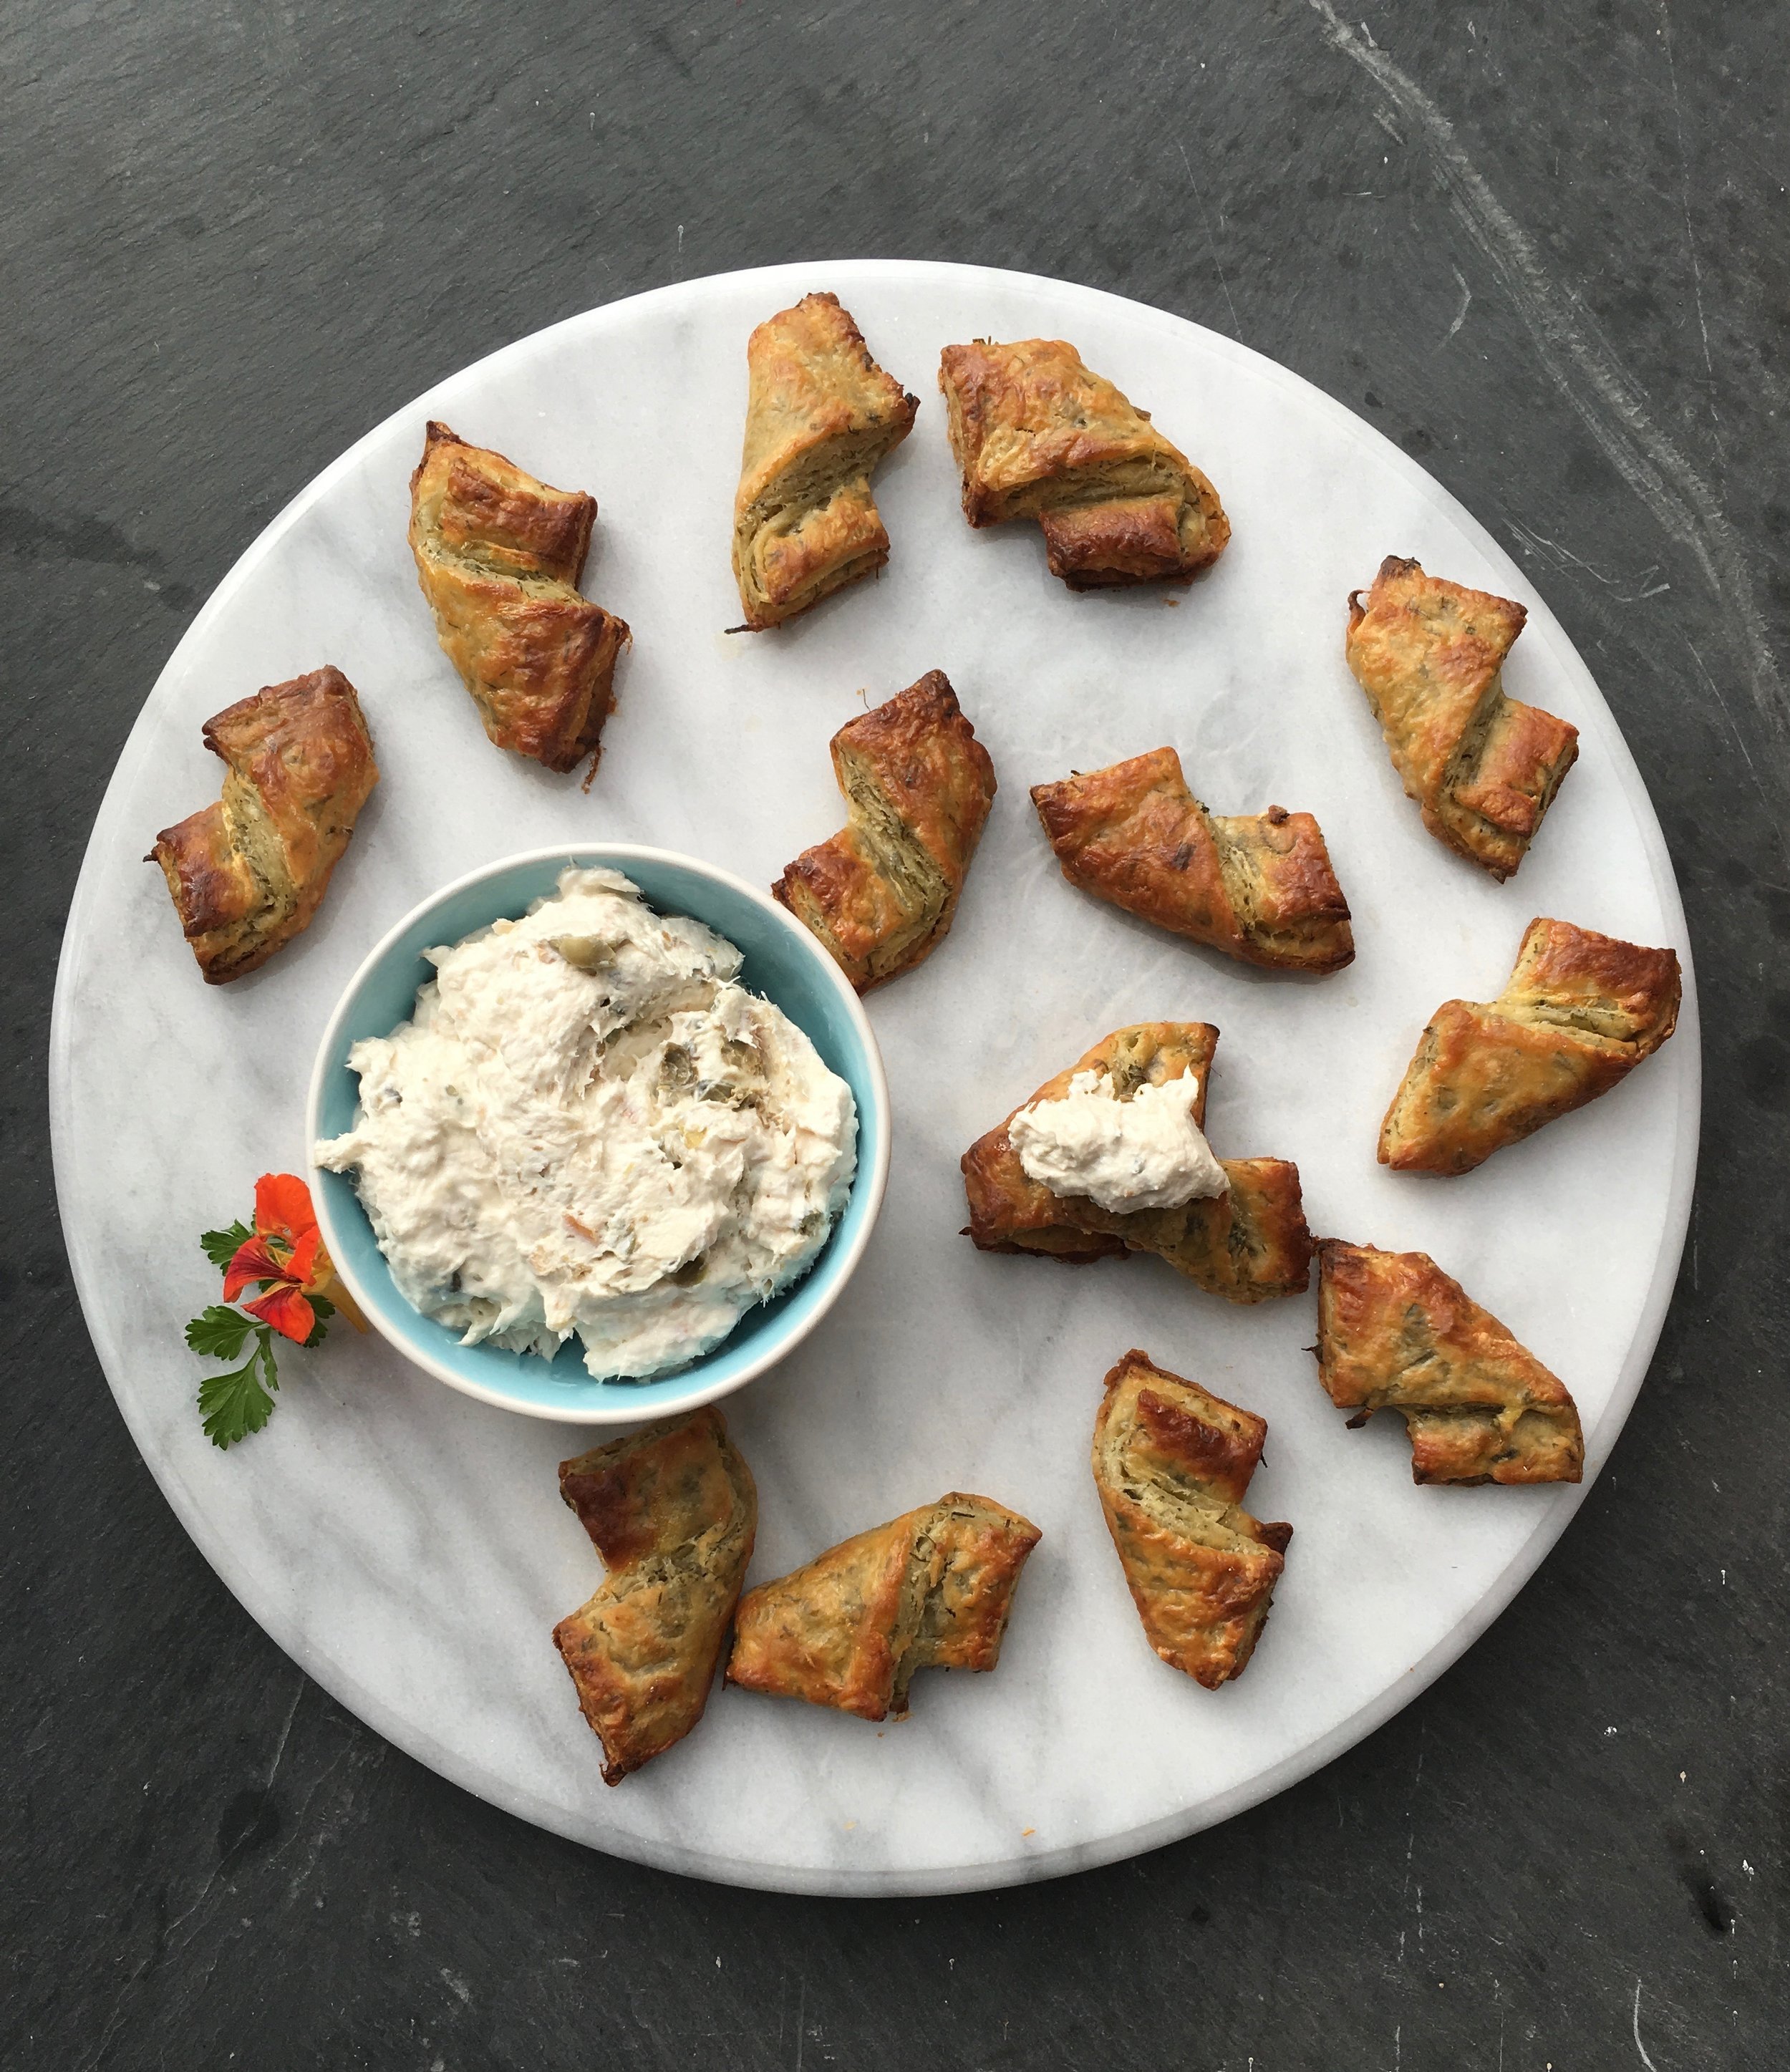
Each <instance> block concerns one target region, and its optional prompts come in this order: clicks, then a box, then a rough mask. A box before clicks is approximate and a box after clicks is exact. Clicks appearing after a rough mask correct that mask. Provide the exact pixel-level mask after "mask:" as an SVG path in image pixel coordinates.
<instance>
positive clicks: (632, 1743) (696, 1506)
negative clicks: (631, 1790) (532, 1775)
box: [553, 1410, 759, 1784]
mask: <svg viewBox="0 0 1790 2072" xmlns="http://www.w3.org/2000/svg"><path fill="white" fill-rule="evenodd" d="M559 1493H560V1494H561V1495H562V1497H563V1498H565V1499H566V1503H568V1504H570V1506H571V1507H572V1509H573V1510H574V1511H576V1512H577V1513H578V1522H579V1523H580V1524H581V1525H582V1526H583V1527H584V1529H585V1531H586V1532H588V1533H589V1534H590V1539H591V1543H592V1544H593V1545H594V1546H595V1548H596V1550H597V1552H599V1554H600V1555H601V1556H603V1565H604V1566H605V1567H606V1568H607V1569H608V1571H609V1574H608V1577H607V1580H606V1581H605V1582H604V1584H603V1588H602V1589H600V1590H599V1591H598V1593H596V1595H595V1597H593V1598H591V1600H590V1602H589V1603H588V1604H587V1605H585V1606H584V1607H583V1609H582V1610H579V1611H575V1612H574V1613H573V1614H572V1615H571V1617H570V1618H563V1619H562V1620H561V1621H560V1622H559V1624H558V1626H555V1627H554V1628H553V1645H554V1646H556V1647H557V1648H558V1650H559V1651H560V1654H561V1655H562V1657H563V1658H564V1659H565V1663H566V1667H567V1668H568V1669H569V1670H570V1671H571V1672H572V1682H573V1683H574V1685H575V1686H576V1687H577V1690H578V1704H579V1706H580V1708H582V1711H583V1713H584V1716H585V1718H586V1720H588V1721H589V1722H590V1725H591V1727H592V1728H593V1729H595V1732H596V1733H597V1734H598V1735H599V1737H600V1738H601V1740H602V1741H603V1782H605V1783H606V1784H619V1783H620V1782H621V1781H622V1779H623V1778H624V1777H626V1776H627V1775H628V1772H629V1771H630V1770H638V1769H639V1768H640V1766H641V1764H642V1763H644V1762H651V1761H652V1758H653V1757H654V1756H656V1755H663V1754H664V1753H665V1750H666V1749H669V1747H670V1746H671V1745H672V1744H673V1742H674V1741H681V1740H682V1739H683V1738H684V1737H685V1734H687V1733H689V1730H690V1729H691V1728H692V1727H693V1726H694V1725H696V1723H697V1720H700V1719H701V1718H702V1708H704V1706H706V1704H708V1702H709V1691H710V1687H711V1685H712V1684H713V1683H714V1672H715V1667H716V1665H717V1664H718V1663H719V1662H720V1660H721V1655H722V1648H723V1646H725V1644H726V1638H727V1624H728V1622H729V1620H730V1619H731V1618H732V1617H733V1615H734V1606H735V1605H736V1604H737V1603H738V1602H739V1586H740V1585H741V1584H742V1583H743V1581H745V1577H746V1564H747V1562H748V1561H750V1560H751V1558H752V1540H753V1536H754V1535H755V1532H756V1531H757V1530H758V1518H759V1499H758V1491H757V1490H756V1489H755V1487H754V1486H753V1483H752V1475H751V1470H750V1469H749V1468H748V1467H747V1465H746V1463H745V1461H743V1460H742V1459H741V1458H740V1456H739V1452H738V1451H737V1449H735V1445H734V1444H733V1441H731V1440H730V1438H729V1437H728V1436H727V1427H726V1423H725V1422H724V1421H723V1420H722V1416H721V1413H720V1412H719V1411H718V1410H693V1411H691V1412H689V1413H688V1414H687V1415H685V1416H681V1417H667V1418H663V1419H661V1420H660V1421H659V1423H657V1424H649V1425H648V1426H647V1427H646V1429H645V1430H644V1431H641V1432H635V1433H630V1434H629V1436H628V1437H627V1438H625V1439H615V1440H611V1441H610V1443H609V1444H608V1445H607V1446H598V1447H595V1448H594V1449H592V1450H591V1451H590V1453H581V1454H580V1455H579V1456H578V1458H577V1459H576V1460H575V1461H562V1462H561V1463H560V1469H559Z"/></svg>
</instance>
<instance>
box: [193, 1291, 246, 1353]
mask: <svg viewBox="0 0 1790 2072" xmlns="http://www.w3.org/2000/svg"><path fill="white" fill-rule="evenodd" d="M254 1328H255V1326H254V1320H253V1318H249V1317H245V1316H244V1315H243V1314H242V1313H241V1310H239V1309H225V1308H224V1305H223V1304H222V1303H220V1302H214V1303H213V1304H212V1306H211V1307H210V1309H208V1310H207V1311H206V1312H205V1313H204V1315H203V1316H200V1317H195V1318H193V1320H192V1322H191V1323H190V1324H189V1325H187V1344H188V1345H189V1346H191V1347H192V1349H193V1350H194V1351H195V1353H204V1355H206V1356H207V1357H208V1359H235V1358H236V1356H237V1354H238V1353H240V1352H241V1350H242V1348H243V1345H244V1342H245V1340H246V1339H247V1338H248V1336H249V1333H250V1332H251V1331H252V1330H253V1329H254Z"/></svg>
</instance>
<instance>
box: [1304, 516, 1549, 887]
mask: <svg viewBox="0 0 1790 2072" xmlns="http://www.w3.org/2000/svg"><path fill="white" fill-rule="evenodd" d="M1365 596H1366V600H1367V601H1366V602H1365V603H1364V602H1362V598H1363V593H1362V592H1360V591H1359V590H1357V591H1356V592H1355V593H1353V594H1352V595H1351V597H1350V598H1349V603H1348V632H1347V635H1346V636H1345V639H1344V653H1345V655H1346V656H1347V659H1348V666H1349V668H1350V670H1351V672H1352V674H1353V675H1354V676H1355V679H1356V682H1357V683H1359V684H1360V686H1361V688H1362V689H1363V690H1364V691H1365V692H1366V693H1367V696H1368V703H1369V704H1370V705H1372V708H1373V711H1374V716H1375V717H1376V719H1377V720H1378V721H1379V722H1380V726H1381V732H1382V733H1383V734H1385V740H1386V746H1387V748H1388V750H1389V751H1390V753H1391V755H1392V759H1393V767H1394V768H1395V769H1397V771H1398V774H1399V776H1400V778H1401V780H1402V782H1403V783H1404V786H1405V795H1406V796H1407V797H1409V798H1411V799H1414V800H1416V801H1417V804H1418V808H1419V809H1420V810H1421V812H1422V816H1423V824H1424V825H1425V827H1426V828H1428V829H1429V831H1430V833H1431V834H1433V835H1434V836H1435V837H1437V839H1438V841H1442V842H1445V843H1446V844H1447V845H1448V847H1449V848H1451V849H1453V850H1454V851H1455V853H1457V854H1458V855H1460V856H1463V857H1467V860H1468V861H1470V862H1472V863H1476V864H1479V865H1481V866H1482V868H1483V869H1484V870H1488V871H1490V872H1491V874H1492V876H1493V877H1494V878H1500V879H1503V878H1508V877H1510V876H1511V875H1512V873H1514V872H1515V870H1516V868H1517V866H1518V865H1520V863H1521V862H1522V860H1523V858H1524V857H1525V855H1526V854H1527V853H1528V851H1529V843H1530V842H1531V841H1532V840H1533V838H1534V836H1535V833H1536V831H1537V829H1538V828H1540V826H1541V820H1542V816H1543V815H1544V814H1545V812H1547V810H1548V808H1549V805H1550V804H1552V803H1553V796H1554V794H1555V793H1556V792H1557V791H1558V790H1559V788H1560V784H1561V780H1562V779H1563V778H1564V777H1565V776H1566V772H1567V771H1569V770H1570V768H1571V767H1572V766H1573V763H1574V759H1575V758H1576V757H1577V755H1578V729H1577V728H1576V727H1574V726H1570V724H1569V723H1568V722H1566V721H1565V720H1563V719H1558V718H1556V717H1555V716H1554V715H1553V713H1547V712H1543V711H1541V710H1540V709H1538V708H1537V707H1536V706H1534V705H1521V704H1519V703H1518V702H1517V701H1516V699H1514V698H1512V697H1508V696H1507V695H1506V694H1505V692H1504V684H1503V679H1502V675H1501V672H1502V669H1503V666H1504V657H1505V656H1507V655H1508V653H1509V652H1510V648H1511V645H1512V643H1513V642H1514V641H1515V639H1516V636H1517V635H1518V634H1519V633H1520V632H1521V631H1522V630H1523V625H1524V622H1525V619H1526V618H1527V616H1528V614H1527V613H1526V611H1525V609H1524V607H1523V606H1521V605H1520V604H1518V603H1516V602H1515V601H1514V600H1513V599H1512V598H1506V597H1496V596H1494V595H1493V594H1492V593H1491V592H1489V591H1487V590H1469V589H1467V588H1466V587H1465V586H1463V585H1462V584H1460V583H1451V582H1445V581H1443V580H1442V578H1439V577H1436V576H1430V575H1426V574H1425V573H1424V571H1423V569H1422V567H1421V566H1420V565H1418V563H1417V562H1416V561H1406V560H1403V559H1401V558H1400V557H1399V556H1397V555H1396V554H1393V555H1389V556H1388V557H1387V558H1386V559H1385V561H1383V562H1382V563H1381V566H1380V572H1379V574H1377V575H1376V577H1375V578H1374V580H1373V584H1372V588H1371V589H1369V590H1368V591H1367V592H1366V593H1365Z"/></svg>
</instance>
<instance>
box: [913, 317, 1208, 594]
mask: <svg viewBox="0 0 1790 2072" xmlns="http://www.w3.org/2000/svg"><path fill="white" fill-rule="evenodd" d="M939 386H940V389H943V390H944V400H945V405H946V409H947V410H948V413H949V422H950V434H951V450H952V451H953V453H954V454H956V455H957V463H958V465H959V466H960V467H961V468H962V470H963V512H964V516H965V517H966V518H967V519H968V520H969V522H970V524H972V525H999V524H1004V523H1005V522H1006V520H1008V519H1010V518H1035V519H1036V520H1038V522H1039V525H1040V526H1041V527H1042V528H1043V534H1044V546H1045V551H1046V555H1047V560H1048V561H1049V565H1050V570H1051V574H1052V575H1053V576H1060V577H1061V578H1062V579H1063V580H1064V582H1066V583H1067V584H1068V586H1069V587H1070V589H1072V590H1106V589H1111V588H1113V587H1114V586H1117V585H1120V584H1127V583H1141V582H1189V581H1191V578H1193V576H1194V575H1195V574H1196V573H1197V572H1198V571H1199V570H1200V569H1203V568H1204V567H1206V566H1207V565H1208V564H1209V563H1210V562H1212V561H1216V560H1217V559H1218V557H1219V556H1220V554H1221V553H1223V552H1224V543H1225V542H1226V541H1228V539H1229V538H1230V537H1231V528H1230V523H1229V520H1228V519H1227V518H1226V517H1225V516H1224V507H1223V505H1222V504H1220V502H1219V500H1218V491H1216V489H1214V488H1213V487H1212V484H1211V483H1209V482H1208V480H1207V479H1206V478H1205V476H1204V475H1202V474H1201V473H1200V471H1199V469H1198V468H1196V467H1195V466H1194V465H1193V463H1192V462H1191V461H1190V460H1189V459H1187V457H1186V455H1185V454H1182V453H1179V452H1178V451H1177V450H1175V447H1173V446H1171V445H1170V444H1169V442H1168V441H1167V439H1165V438H1163V437H1162V434H1161V433H1160V432H1159V431H1158V430H1157V429H1156V427H1155V426H1154V425H1153V424H1151V423H1150V418H1149V417H1148V415H1147V413H1145V412H1144V411H1142V410H1138V409H1134V408H1133V407H1132V405H1130V403H1129V402H1128V401H1126V400H1125V397H1123V396H1121V394H1120V393H1119V392H1118V390H1117V389H1115V388H1114V387H1113V384H1112V383H1111V382H1110V381H1107V380H1103V379H1102V378H1101V376H1099V375H1098V374H1096V373H1094V372H1093V370H1092V369H1091V368H1087V367H1084V365H1083V364H1082V362H1081V356H1080V353H1078V352H1076V349H1075V347H1073V346H1072V345H1068V344H1065V343H1064V341H1063V340H1062V339H1060V338H1028V339H1021V340H1020V341H1019V342H1018V343H1016V344H1013V345H997V344H995V343H993V342H992V341H991V340H990V339H977V341H976V342H975V343H974V344H973V345H948V346H947V347H945V348H944V356H943V357H942V358H941V360H940V363H939Z"/></svg>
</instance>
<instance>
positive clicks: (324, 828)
mask: <svg viewBox="0 0 1790 2072" xmlns="http://www.w3.org/2000/svg"><path fill="white" fill-rule="evenodd" d="M204 742H205V746H207V747H208V749H210V750H211V751H212V754H214V755H220V756H222V757H223V759H224V769H225V771H226V775H225V776H224V796H222V798H220V800H218V802H217V804H216V805H212V806H207V807H206V808H204V811H203V812H197V813H194V814H192V815H191V816H189V817H188V818H187V819H186V820H182V821H181V822H180V823H179V824H178V825H177V826H175V827H171V828H163V830H162V832H161V833H160V834H158V836H157V837H155V846H154V849H151V850H150V853H149V855H148V856H147V857H146V858H145V861H146V862H150V863H158V864H160V865H161V866H162V874H163V877H165V878H167V881H168V890H169V892H170V894H171V895H172V896H173V899H174V906H175V912H176V913H177V914H179V916H180V925H181V927H183V929H184V930H185V931H186V935H187V941H188V942H189V943H191V945H192V953H193V955H194V956H195V957H196V958H197V959H198V960H199V968H200V971H201V972H203V973H204V977H205V982H206V984H207V985H225V984H227V983H228V980H231V979H233V978H241V976H243V974H244V973H245V972H252V971H253V970H254V969H255V968H256V967H257V965H259V964H265V962H266V961H267V960H268V959H269V958H270V956H273V954H274V952H275V951H276V950H277V949H278V948H279V947H280V945H281V944H282V943H289V942H290V941H291V939H292V938H293V937H294V935H302V933H303V932H304V931H305V930H306V929H307V928H308V927H310V926H311V920H312V918H313V917H314V916H315V914H316V911H317V909H318V908H319V906H321V905H322V904H323V894H325V893H326V892H327V890H329V880H330V873H331V871H332V870H335V865H336V862H337V860H338V859H339V857H340V856H341V853H342V852H343V850H344V849H346V848H347V847H348V837H349V836H350V835H352V833H354V823H355V816H356V814H358V813H359V812H360V808H362V807H363V806H364V804H366V803H367V796H368V793H369V792H370V791H372V788H373V787H374V785H375V784H377V783H378V782H379V766H378V765H377V763H375V762H374V761H373V744H372V735H371V734H368V731H367V722H366V721H365V720H364V718H362V717H361V714H360V699H359V698H358V697H356V695H355V689H354V686H353V685H352V684H351V683H350V682H349V681H348V678H347V677H346V676H344V675H343V673H342V672H341V671H340V670H339V669H332V668H323V669H313V670H312V671H311V673H310V674H309V675H308V676H294V677H293V678H292V680H290V682H289V683H284V684H270V685H268V686H267V688H266V689H265V690H261V691H257V692H256V693H255V695H254V696H253V697H252V698H242V699H240V700H239V701H237V703H236V704H235V705H228V706H226V708H225V709H224V710H223V711H222V712H220V713H217V714H216V716H215V717H212V718H211V719H208V720H207V721H206V722H205V729H204Z"/></svg>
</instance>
